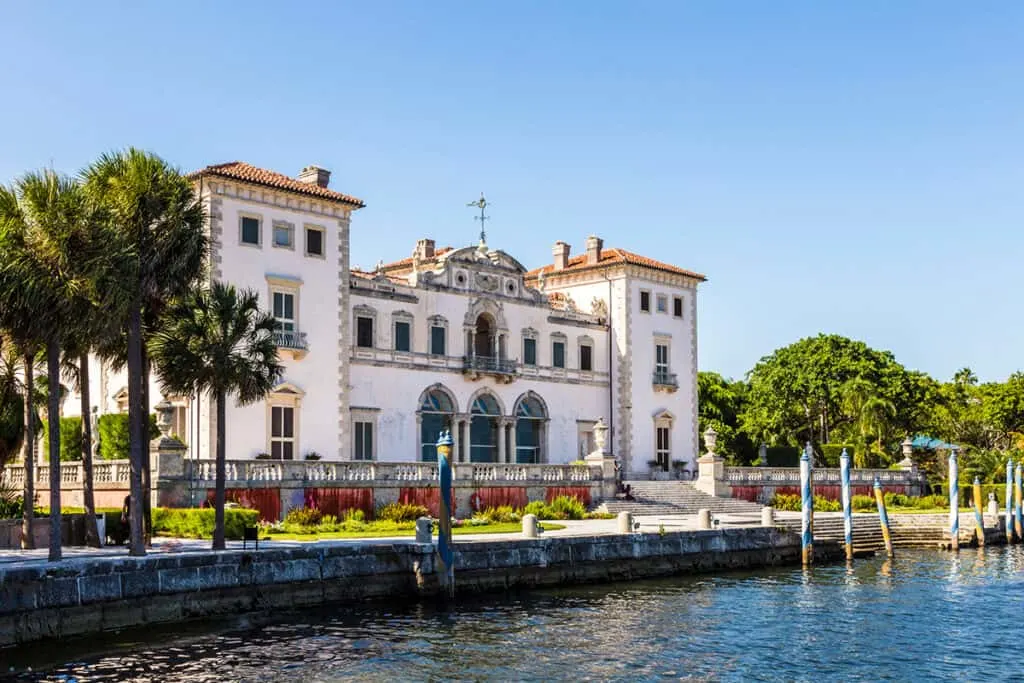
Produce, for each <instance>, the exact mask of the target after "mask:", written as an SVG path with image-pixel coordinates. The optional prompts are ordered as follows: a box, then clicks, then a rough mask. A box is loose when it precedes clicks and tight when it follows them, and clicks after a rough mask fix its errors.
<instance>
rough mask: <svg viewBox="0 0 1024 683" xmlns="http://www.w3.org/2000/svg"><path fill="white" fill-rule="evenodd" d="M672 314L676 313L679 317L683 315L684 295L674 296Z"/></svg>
mask: <svg viewBox="0 0 1024 683" xmlns="http://www.w3.org/2000/svg"><path fill="white" fill-rule="evenodd" d="M672 315H674V316H675V317H677V318H682V317H683V297H681V296H674V297H672Z"/></svg>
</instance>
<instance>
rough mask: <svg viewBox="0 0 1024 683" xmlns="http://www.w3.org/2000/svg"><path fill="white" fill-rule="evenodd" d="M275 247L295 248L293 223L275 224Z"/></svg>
mask: <svg viewBox="0 0 1024 683" xmlns="http://www.w3.org/2000/svg"><path fill="white" fill-rule="evenodd" d="M274 246H275V247H278V248H280V249H294V248H295V226H293V225H292V224H291V223H279V222H277V221H275V222H274Z"/></svg>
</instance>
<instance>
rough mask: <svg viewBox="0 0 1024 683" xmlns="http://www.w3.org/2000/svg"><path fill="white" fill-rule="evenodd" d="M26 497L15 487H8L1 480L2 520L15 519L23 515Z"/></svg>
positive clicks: (0, 510)
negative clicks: (23, 503)
mask: <svg viewBox="0 0 1024 683" xmlns="http://www.w3.org/2000/svg"><path fill="white" fill-rule="evenodd" d="M24 499H25V498H24V496H22V495H20V491H19V490H18V489H17V488H16V487H15V486H13V485H12V486H8V485H6V484H4V483H3V479H2V478H0V519H14V518H16V517H20V516H21V513H22V509H21V508H22V501H23V500H24Z"/></svg>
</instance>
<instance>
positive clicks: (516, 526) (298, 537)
mask: <svg viewBox="0 0 1024 683" xmlns="http://www.w3.org/2000/svg"><path fill="white" fill-rule="evenodd" d="M541 525H542V526H543V527H544V529H545V530H548V531H556V530H558V529H564V528H565V525H563V524H554V523H553V522H542V523H541ZM522 530H523V525H522V524H521V523H519V522H508V523H505V524H487V525H484V526H460V527H455V528H454V529H452V534H453V535H456V536H460V535H463V534H512V533H516V532H519V531H522ZM436 533H437V532H436V530H435V535H436ZM415 535H416V529H398V530H388V531H374V530H372V529H368V530H366V531H331V532H323V533H315V534H262V535H261V536H260V540H270V541H331V540H337V539H346V538H392V537H395V536H415Z"/></svg>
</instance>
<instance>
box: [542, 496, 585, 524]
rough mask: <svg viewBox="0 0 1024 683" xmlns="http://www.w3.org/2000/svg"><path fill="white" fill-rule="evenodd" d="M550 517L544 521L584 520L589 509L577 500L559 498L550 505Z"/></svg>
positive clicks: (565, 497) (567, 497) (568, 497)
mask: <svg viewBox="0 0 1024 683" xmlns="http://www.w3.org/2000/svg"><path fill="white" fill-rule="evenodd" d="M547 508H548V513H549V514H550V516H549V517H544V518H542V519H583V516H584V515H585V514H587V508H585V507H584V506H583V503H581V502H580V501H579V500H577V499H576V498H572V497H570V496H558V497H557V498H555V499H554V500H552V501H551V503H549V504H548V506H547Z"/></svg>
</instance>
